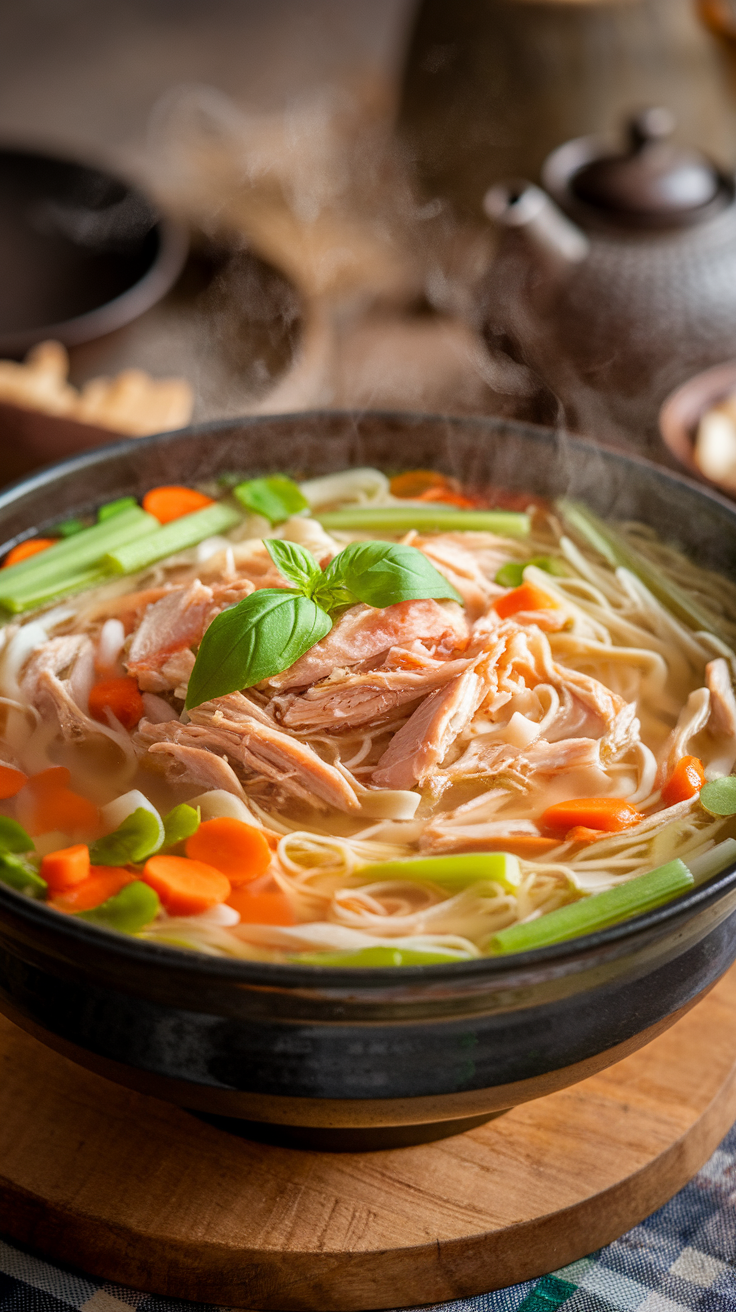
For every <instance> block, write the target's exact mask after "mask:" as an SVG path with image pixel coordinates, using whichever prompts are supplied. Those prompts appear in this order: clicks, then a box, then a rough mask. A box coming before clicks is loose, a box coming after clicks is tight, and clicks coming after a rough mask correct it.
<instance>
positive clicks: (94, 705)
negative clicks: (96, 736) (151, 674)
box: [89, 675, 145, 729]
mask: <svg viewBox="0 0 736 1312" xmlns="http://www.w3.org/2000/svg"><path fill="white" fill-rule="evenodd" d="M107 710H110V711H112V713H113V715H114V716H115V718H116V719H117V720H119V721H120V723H121V724H122V726H123V728H124V729H135V726H136V725H137V723H138V721H139V720H140V719H142V717H143V715H144V714H145V708H144V705H143V698H142V697H141V694H140V691H139V689H138V684H137V683H136V681H135V679H131V678H130V676H129V675H122V676H121V677H120V678H116V679H101V680H100V682H99V683H96V684H95V685H94V687H93V688H92V691H91V692H90V694H89V713H90V715H91V716H92V718H93V719H95V720H100V721H101V722H102V724H107V716H106V715H105V711H107Z"/></svg>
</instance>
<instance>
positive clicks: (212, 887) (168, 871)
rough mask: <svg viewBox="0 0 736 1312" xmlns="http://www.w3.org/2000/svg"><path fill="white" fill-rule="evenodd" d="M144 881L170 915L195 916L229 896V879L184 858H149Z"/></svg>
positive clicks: (198, 862) (202, 864) (200, 863)
mask: <svg viewBox="0 0 736 1312" xmlns="http://www.w3.org/2000/svg"><path fill="white" fill-rule="evenodd" d="M143 878H144V880H145V882H146V883H147V884H150V885H151V888H153V889H155V890H156V892H157V893H158V895H159V897H160V898H161V901H162V902H163V905H164V906H165V908H166V910H167V911H168V912H169V913H170V915H172V916H197V915H199V913H200V912H201V911H206V910H207V908H208V907H214V906H216V905H217V903H218V902H224V901H225V900H226V898H228V897H229V896H230V880H229V879H228V878H227V876H226V875H223V873H222V871H221V870H215V867H214V866H209V865H205V863H204V861H190V860H189V859H188V858H187V857H185V856H152V857H149V859H148V860H147V861H146V864H145V866H144V867H143Z"/></svg>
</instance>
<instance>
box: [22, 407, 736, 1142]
mask: <svg viewBox="0 0 736 1312" xmlns="http://www.w3.org/2000/svg"><path fill="white" fill-rule="evenodd" d="M365 464H371V465H377V466H379V467H383V468H384V469H386V470H387V471H389V472H391V471H397V470H400V469H402V468H412V467H414V468H415V467H417V466H420V467H425V468H426V467H434V468H437V469H440V470H443V471H445V472H446V473H448V474H451V475H455V476H457V477H459V478H461V479H467V480H468V481H471V482H474V483H476V482H478V483H486V484H489V483H490V484H495V485H497V486H499V487H505V488H508V489H511V490H521V491H528V492H530V493H537V494H547V495H550V496H555V495H559V494H560V493H562V492H569V493H572V494H573V495H575V496H576V497H580V498H582V499H584V500H586V501H587V502H588V503H589V504H590V505H591V506H592V507H593V508H594V509H596V510H597V511H599V512H600V513H602V514H605V515H611V516H612V517H614V518H617V517H620V518H626V519H630V518H636V519H641V520H644V521H646V522H647V523H649V524H651V525H653V527H654V528H656V529H658V530H659V531H660V532H661V533H662V534H663V535H664V536H665V537H667V538H670V539H671V538H672V536H673V531H675V532H676V535H677V536H678V537H679V540H680V543H681V545H683V546H685V547H686V548H687V549H688V551H689V552H690V553H691V555H692V557H693V558H694V559H696V560H698V561H700V562H702V563H703V564H704V565H706V566H710V567H715V568H717V569H721V570H723V571H724V572H725V573H729V574H730V573H732V572H733V571H734V569H736V509H734V507H733V506H732V505H730V504H729V503H728V502H727V501H726V500H725V499H723V498H720V497H718V496H716V495H714V494H713V493H711V492H709V491H707V490H704V489H703V488H702V487H699V486H697V485H695V484H693V483H691V482H689V481H688V480H687V479H684V478H681V477H679V476H678V475H676V474H672V473H670V472H669V471H666V470H663V469H659V468H657V467H656V466H654V465H651V464H648V463H647V462H645V461H643V460H637V459H635V458H633V457H630V456H626V455H622V454H620V453H617V452H613V451H608V450H605V449H602V448H597V447H594V446H592V445H590V444H588V443H586V442H585V441H583V440H581V439H577V438H570V437H567V436H565V435H560V434H556V433H554V432H552V431H550V430H545V429H541V428H535V427H531V426H524V425H521V424H518V423H510V422H505V421H500V420H494V419H446V418H442V417H431V416H422V415H382V414H370V413H368V414H365V413H363V414H349V413H348V414H340V413H334V412H333V413H327V414H314V413H312V414H304V415H289V416H281V417H267V418H254V419H246V420H242V421H240V422H236V423H233V422H227V423H224V424H217V425H210V426H207V427H201V428H195V429H189V430H185V431H183V432H180V433H173V434H164V435H162V436H158V437H153V438H144V439H139V440H134V441H126V442H120V443H117V444H115V445H113V446H108V447H107V448H104V449H102V450H95V451H93V452H89V453H87V454H84V455H80V456H78V457H76V458H74V459H72V460H69V461H67V462H66V463H64V464H61V465H57V466H56V467H55V468H53V469H50V470H45V471H43V472H42V473H40V474H37V475H36V476H34V477H32V478H30V479H28V480H26V481H25V482H23V483H19V484H17V485H16V486H15V487H14V488H12V489H10V490H9V491H7V492H5V493H3V494H2V495H1V496H0V543H4V544H5V547H7V545H9V544H11V543H12V542H14V541H15V540H16V539H17V538H18V537H19V536H22V535H24V534H26V533H27V532H28V530H29V529H31V528H32V529H33V530H34V531H41V532H42V531H43V530H44V528H45V527H50V526H51V525H52V524H53V523H55V522H58V520H59V519H60V518H62V517H66V516H67V515H72V514H77V513H84V512H87V511H91V510H93V509H94V508H95V507H96V506H97V505H99V504H100V503H102V502H104V501H109V500H111V499H112V498H113V497H117V496H123V495H126V494H131V493H132V494H135V495H140V494H141V493H143V492H144V491H145V490H146V489H147V488H149V487H151V486H152V485H154V484H156V483H159V482H162V481H166V482H176V481H184V482H187V483H196V482H197V480H199V479H206V478H210V477H212V476H213V475H217V474H220V473H224V472H232V471H238V472H239V473H242V474H245V475H248V474H251V473H268V472H269V471H275V470H283V471H288V472H290V473H294V474H302V475H318V474H323V473H328V472H331V471H334V470H338V469H342V468H344V467H346V466H349V465H365ZM673 526H674V530H673ZM5 547H3V548H2V549H3V550H4V549H5ZM735 957H736V869H731V870H726V871H724V872H723V873H722V874H720V875H718V876H717V877H715V878H713V879H711V880H710V881H708V882H707V883H705V884H703V885H702V886H701V887H698V888H696V889H693V890H691V891H690V892H689V893H687V894H685V895H684V896H682V897H680V898H679V899H677V900H676V901H674V902H672V903H671V904H669V905H668V906H665V907H661V908H660V909H658V910H656V911H652V912H650V913H649V914H647V915H644V916H639V917H637V918H636V919H634V920H631V921H628V922H626V923H624V924H621V925H617V926H614V927H612V928H610V929H607V930H604V931H602V932H599V933H596V934H591V935H589V936H587V937H585V938H580V939H576V940H573V941H571V942H567V943H562V944H559V945H557V946H555V947H549V948H544V949H539V950H536V951H534V952H528V953H524V954H520V955H518V956H515V957H513V958H508V959H500V958H499V959H484V960H478V961H471V962H466V963H462V964H455V965H436V966H429V967H408V968H402V969H395V968H394V969H369V970H367V969H363V970H360V969H355V968H353V969H350V970H348V969H329V968H325V967H314V966H299V967H296V966H287V965H272V964H261V963H252V962H239V961H232V960H224V959H219V958H213V957H208V956H205V955H198V954H196V953H194V952H186V951H183V950H177V949H174V948H168V947H164V946H158V945H153V944H150V943H145V942H142V941H139V940H137V939H134V938H126V937H124V936H117V935H115V934H111V933H107V932H106V931H103V930H100V929H97V928H96V927H94V926H92V925H89V924H86V923H82V922H80V921H78V920H74V919H72V918H71V917H65V916H61V915H59V914H58V913H56V912H54V911H53V910H51V909H49V908H47V907H45V906H44V905H43V904H41V903H38V902H34V901H30V900H26V899H24V898H22V897H21V896H19V895H18V894H16V893H14V892H12V891H11V890H10V889H8V888H5V887H4V886H2V885H0V1010H2V1011H3V1012H5V1013H6V1014H7V1015H8V1016H9V1017H11V1019H13V1020H15V1021H16V1022H17V1023H18V1024H20V1025H22V1026H24V1027H25V1028H26V1029H27V1030H29V1031H30V1032H31V1033H33V1034H35V1035H37V1036H38V1037H39V1038H40V1039H41V1040H42V1041H43V1042H45V1043H47V1044H49V1045H50V1046H51V1047H54V1048H56V1049H58V1050H59V1051H61V1052H63V1053H65V1054H66V1055H67V1056H69V1057H71V1058H72V1059H73V1060H74V1061H77V1062H79V1063H81V1064H82V1065H84V1066H88V1067H90V1068H92V1069H94V1070H96V1071H98V1072H100V1073H101V1074H103V1075H105V1076H107V1077H109V1078H110V1079H113V1080H117V1081H119V1082H120V1083H122V1084H125V1085H129V1086H132V1087H133V1088H136V1089H141V1090H143V1091H144V1092H147V1093H149V1094H153V1095H155V1096H156V1097H159V1098H164V1099H168V1100H170V1101H172V1102H175V1103H178V1104H180V1105H181V1106H183V1107H186V1108H190V1109H192V1110H193V1111H195V1112H197V1113H199V1114H201V1115H205V1116H207V1117H208V1118H210V1119H215V1120H216V1121H217V1122H218V1123H219V1124H221V1125H224V1126H227V1127H229V1128H237V1129H239V1130H240V1131H241V1132H242V1133H245V1134H247V1135H250V1136H257V1137H261V1138H276V1139H279V1140H280V1141H282V1142H284V1141H286V1142H290V1143H295V1144H301V1145H307V1146H310V1147H315V1148H329V1149H355V1148H357V1149H366V1148H378V1147H386V1146H396V1145H400V1144H408V1143H416V1142H420V1141H422V1140H426V1139H431V1138H437V1137H440V1136H442V1135H447V1134H453V1133H456V1132H457V1131H459V1130H462V1129H465V1128H470V1127H471V1126H473V1125H477V1124H479V1123H481V1122H482V1121H484V1120H487V1119H488V1118H489V1117H491V1116H493V1115H496V1114H498V1113H499V1112H500V1111H502V1110H503V1109H505V1108H508V1107H510V1106H513V1105H515V1104H516V1103H519V1102H523V1101H526V1100H528V1099H531V1098H535V1097H538V1096H539V1095H541V1094H545V1093H548V1092H550V1091H552V1090H554V1089H558V1088H561V1087H563V1086H565V1085H568V1084H571V1083H574V1082H575V1081H577V1080H580V1079H582V1078H584V1077H585V1076H587V1075H589V1074H591V1073H593V1072H594V1071H596V1070H600V1069H601V1068H603V1067H605V1066H606V1065H609V1064H610V1063H612V1062H614V1061H616V1060H618V1059H619V1058H620V1057H622V1056H623V1055H625V1054H626V1053H628V1052H631V1051H633V1050H634V1049H636V1048H638V1047H640V1046H641V1045H642V1044H644V1043H646V1042H647V1041H648V1040H649V1039H650V1038H651V1037H653V1036H654V1035H655V1034H657V1033H659V1032H660V1031H661V1030H663V1029H664V1028H666V1027H667V1026H668V1025H671V1024H672V1023H673V1022H674V1021H675V1020H676V1019H677V1017H678V1016H680V1015H681V1014H682V1013H683V1012H684V1011H685V1010H686V1009H687V1008H689V1007H691V1006H692V1005H693V1004H694V1003H695V1002H696V1001H697V1000H698V998H699V997H701V996H702V995H703V993H704V992H705V991H706V990H707V989H709V988H710V987H711V986H712V985H713V983H714V982H715V981H716V980H717V979H718V977H719V976H720V975H721V974H722V973H723V972H724V971H725V970H726V969H727V967H728V966H729V965H730V964H731V962H732V961H733V960H734V958H735Z"/></svg>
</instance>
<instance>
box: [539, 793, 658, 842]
mask: <svg viewBox="0 0 736 1312" xmlns="http://www.w3.org/2000/svg"><path fill="white" fill-rule="evenodd" d="M643 819H644V816H643V815H642V813H641V811H637V809H636V807H635V806H632V805H631V803H630V802H624V801H623V799H622V798H620V797H578V798H575V799H574V801H571V802H557V803H556V804H555V805H554V806H548V807H547V810H546V811H545V812H544V814H543V815H542V824H543V825H545V826H546V827H547V829H553V830H558V831H561V832H562V833H564V834H567V833H568V832H569V831H570V830H571V829H575V828H577V827H578V826H582V827H583V828H585V829H596V830H603V831H604V832H605V833H609V834H619V833H621V832H622V831H623V830H624V829H630V828H631V826H632V825H637V824H638V823H639V821H640V820H643Z"/></svg>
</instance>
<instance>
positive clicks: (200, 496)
mask: <svg viewBox="0 0 736 1312" xmlns="http://www.w3.org/2000/svg"><path fill="white" fill-rule="evenodd" d="M212 505H214V502H213V500H212V497H206V496H205V495H204V493H203V492H195V490H194V488H193V487H175V486H172V487H153V488H151V491H150V492H146V495H145V496H144V498H143V509H144V510H147V511H148V513H149V515H154V516H155V518H156V519H157V520H158V521H159V523H160V524H170V523H171V521H172V519H181V517H182V515H191V514H192V513H193V512H194V511H195V510H204V508H205V506H212Z"/></svg>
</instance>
